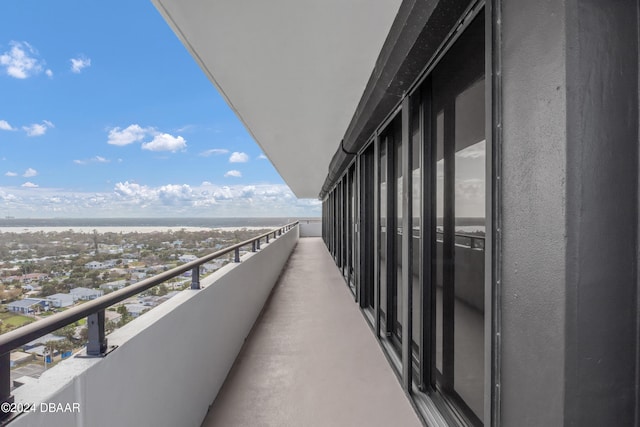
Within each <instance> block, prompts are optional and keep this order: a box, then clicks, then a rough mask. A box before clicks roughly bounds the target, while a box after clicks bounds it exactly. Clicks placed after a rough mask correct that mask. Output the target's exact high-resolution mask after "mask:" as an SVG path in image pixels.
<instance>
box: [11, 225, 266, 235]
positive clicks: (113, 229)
mask: <svg viewBox="0 0 640 427" xmlns="http://www.w3.org/2000/svg"><path fill="white" fill-rule="evenodd" d="M272 228H275V227H162V226H153V227H150V226H128V227H124V226H120V227H118V226H106V227H0V233H39V232H44V233H61V232H64V231H69V230H72V231H73V232H74V233H87V234H90V233H93V230H96V231H97V232H98V233H100V234H103V233H156V232H174V231H180V230H184V231H211V230H221V231H237V230H242V229H246V230H269V229H272Z"/></svg>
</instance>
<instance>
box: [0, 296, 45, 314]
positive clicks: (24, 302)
mask: <svg viewBox="0 0 640 427" xmlns="http://www.w3.org/2000/svg"><path fill="white" fill-rule="evenodd" d="M6 307H7V309H8V310H9V311H13V312H14V313H21V314H32V313H37V312H39V311H46V310H48V309H49V301H47V300H46V299H39V298H25V299H21V300H18V301H14V302H10V303H9V304H7V305H6Z"/></svg>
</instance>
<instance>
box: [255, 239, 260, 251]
mask: <svg viewBox="0 0 640 427" xmlns="http://www.w3.org/2000/svg"><path fill="white" fill-rule="evenodd" d="M256 242H257V243H256V248H257V249H258V250H260V239H258V240H257V241H256Z"/></svg>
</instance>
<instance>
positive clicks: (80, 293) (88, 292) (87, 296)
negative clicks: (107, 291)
mask: <svg viewBox="0 0 640 427" xmlns="http://www.w3.org/2000/svg"><path fill="white" fill-rule="evenodd" d="M70 292H71V294H72V295H73V297H74V298H75V299H76V300H83V301H90V300H93V299H96V298H98V297H101V296H102V295H104V292H103V291H101V290H99V289H88V288H82V287H79V288H73V289H71V291H70Z"/></svg>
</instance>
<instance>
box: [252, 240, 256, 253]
mask: <svg viewBox="0 0 640 427" xmlns="http://www.w3.org/2000/svg"><path fill="white" fill-rule="evenodd" d="M255 251H256V241H255V240H254V241H253V242H251V252H255Z"/></svg>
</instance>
